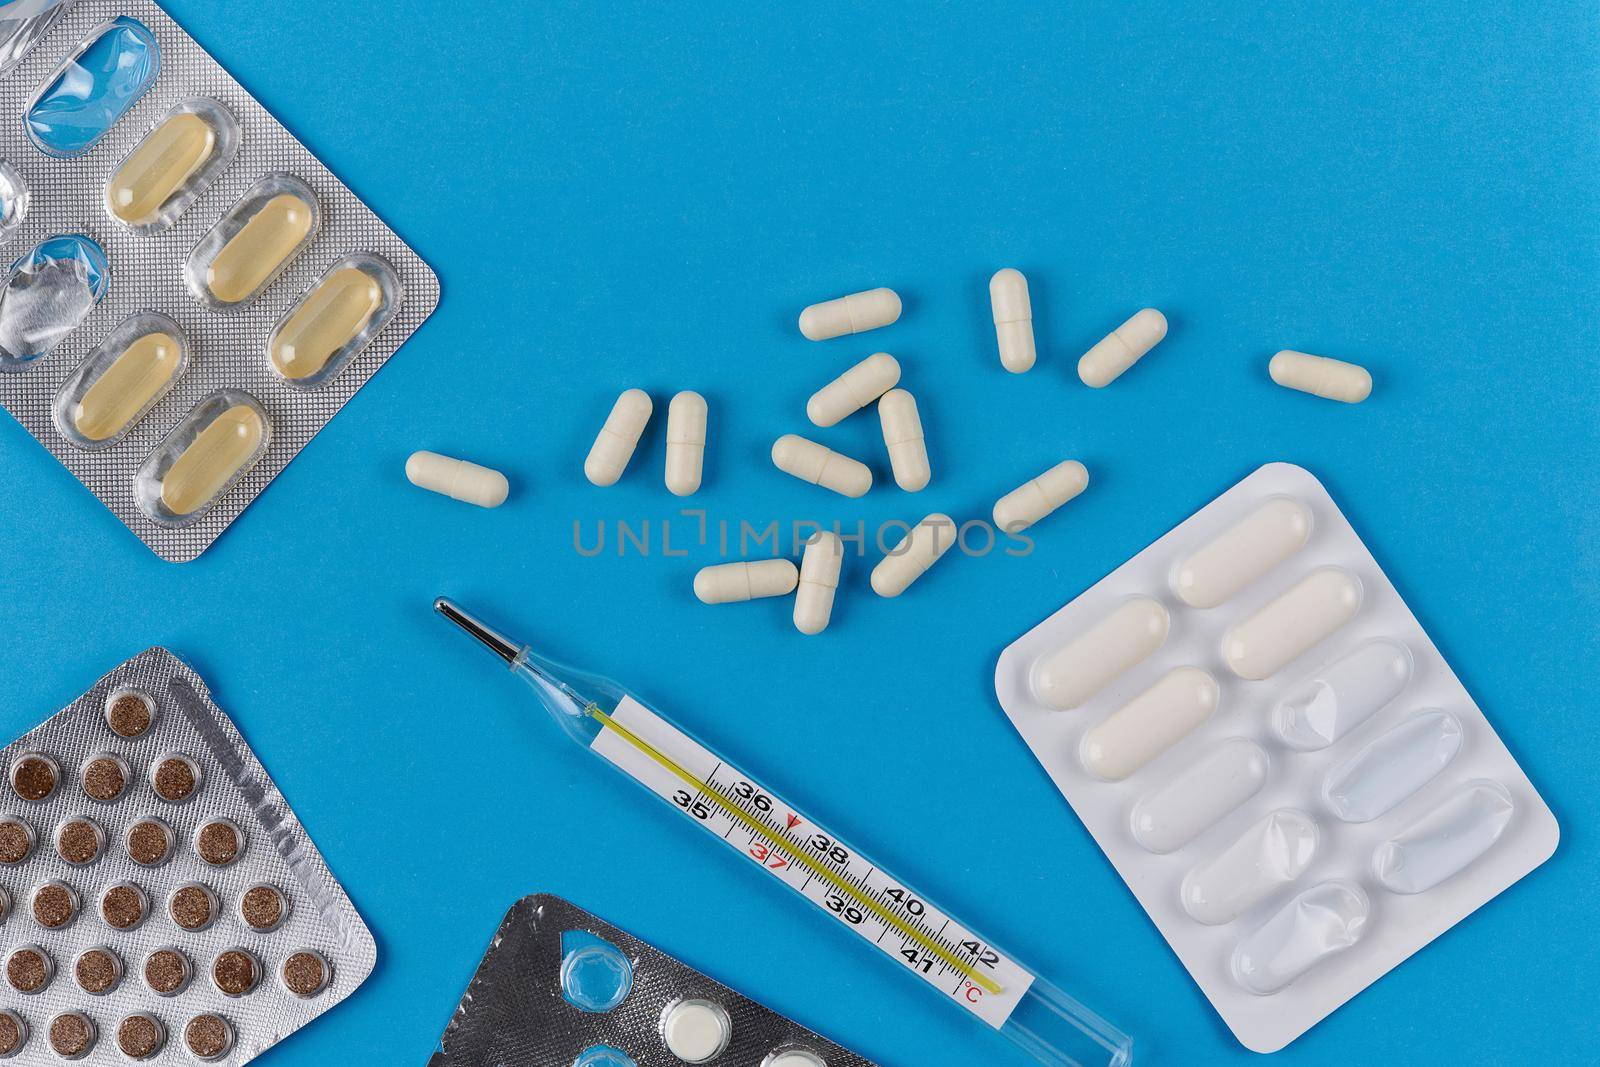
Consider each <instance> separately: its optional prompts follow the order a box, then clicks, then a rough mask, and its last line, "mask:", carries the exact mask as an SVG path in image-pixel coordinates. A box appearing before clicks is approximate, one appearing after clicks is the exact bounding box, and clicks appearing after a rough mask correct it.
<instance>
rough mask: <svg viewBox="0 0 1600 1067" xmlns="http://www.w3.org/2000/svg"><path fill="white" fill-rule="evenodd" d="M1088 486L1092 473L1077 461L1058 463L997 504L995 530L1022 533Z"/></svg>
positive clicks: (1014, 490) (995, 506) (995, 507)
mask: <svg viewBox="0 0 1600 1067" xmlns="http://www.w3.org/2000/svg"><path fill="white" fill-rule="evenodd" d="M1088 486H1089V471H1088V469H1087V468H1085V467H1084V465H1083V464H1082V463H1079V462H1078V461H1077V460H1075V459H1069V460H1067V461H1065V462H1063V463H1057V464H1056V465H1055V466H1054V467H1051V468H1050V469H1049V470H1047V471H1045V472H1044V473H1043V474H1041V475H1039V477H1037V478H1035V479H1033V480H1032V481H1031V482H1028V483H1027V484H1025V485H1022V486H1018V487H1017V488H1016V489H1013V490H1011V492H1009V493H1007V494H1006V495H1005V496H1003V497H1001V498H1000V499H999V500H998V501H996V502H995V505H994V525H995V529H997V530H1001V531H1004V532H1005V533H1021V532H1022V531H1023V530H1026V529H1027V528H1028V527H1030V526H1032V525H1033V524H1034V523H1036V522H1038V521H1039V520H1040V519H1042V518H1044V517H1045V516H1046V515H1049V514H1050V513H1051V512H1052V511H1054V510H1056V508H1059V507H1060V506H1061V505H1062V504H1065V503H1066V502H1067V501H1069V500H1071V499H1072V498H1073V497H1075V496H1077V495H1078V494H1079V493H1081V492H1083V491H1084V490H1085V489H1086V488H1088Z"/></svg>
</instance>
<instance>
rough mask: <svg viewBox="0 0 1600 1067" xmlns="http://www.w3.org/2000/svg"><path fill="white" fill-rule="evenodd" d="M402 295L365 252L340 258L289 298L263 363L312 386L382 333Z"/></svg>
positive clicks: (395, 279) (390, 271)
mask: <svg viewBox="0 0 1600 1067" xmlns="http://www.w3.org/2000/svg"><path fill="white" fill-rule="evenodd" d="M404 299H405V294H404V290H403V289H402V288H401V285H400V277H399V275H397V274H395V272H394V268H393V267H391V266H389V264H388V263H386V262H385V261H384V260H382V259H380V258H378V257H377V256H374V255H370V254H369V253H366V252H356V253H354V254H352V255H348V256H345V257H344V258H342V259H340V260H339V261H338V262H336V263H334V265H333V266H331V267H329V268H328V269H327V271H325V272H324V273H323V275H322V277H320V278H318V279H317V280H316V282H315V283H314V284H313V285H312V286H311V288H310V289H309V290H308V291H307V292H306V294H305V295H304V296H302V297H301V298H300V299H299V300H298V301H296V302H295V305H294V307H292V308H290V309H289V312H288V314H286V315H284V317H283V318H282V319H280V320H279V321H278V325H277V326H275V327H273V330H272V335H271V336H270V337H268V338H267V361H268V363H269V364H270V365H271V367H272V370H273V373H275V374H277V375H278V377H280V378H282V379H283V380H284V381H286V382H288V383H289V384H290V385H294V386H298V387H300V388H302V389H314V388H316V387H317V386H319V385H321V384H322V383H323V382H325V381H327V380H328V379H329V378H332V377H333V376H334V375H335V374H338V373H339V371H341V370H343V369H344V367H345V365H346V364H348V363H349V362H350V361H351V360H352V359H355V358H356V356H358V355H360V354H361V352H362V350H363V349H365V348H366V347H367V346H368V345H370V344H371V343H372V340H373V338H375V337H377V336H378V334H380V333H382V332H383V328H384V327H385V326H387V325H389V322H390V320H391V319H393V318H394V316H395V313H396V312H398V311H399V310H400V303H401V301H402V300H404Z"/></svg>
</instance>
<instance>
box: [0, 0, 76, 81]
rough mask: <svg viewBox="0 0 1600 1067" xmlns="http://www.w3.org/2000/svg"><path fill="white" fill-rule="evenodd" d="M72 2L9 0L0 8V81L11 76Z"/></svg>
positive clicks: (63, 0) (67, 0)
mask: <svg viewBox="0 0 1600 1067" xmlns="http://www.w3.org/2000/svg"><path fill="white" fill-rule="evenodd" d="M75 2H76V0H12V2H11V3H8V4H0V78H4V77H5V76H6V75H8V74H10V73H11V70H12V68H14V67H15V66H16V65H17V64H18V63H21V62H22V61H23V59H25V58H26V57H27V55H28V53H29V52H31V51H33V47H34V45H36V44H38V43H39V41H40V40H41V39H42V38H43V37H44V35H45V34H47V33H49V32H50V30H51V28H52V27H54V26H55V24H56V21H57V20H58V19H60V18H61V16H62V15H65V14H66V13H67V11H68V10H69V9H70V8H71V7H72V5H73V4H74V3H75Z"/></svg>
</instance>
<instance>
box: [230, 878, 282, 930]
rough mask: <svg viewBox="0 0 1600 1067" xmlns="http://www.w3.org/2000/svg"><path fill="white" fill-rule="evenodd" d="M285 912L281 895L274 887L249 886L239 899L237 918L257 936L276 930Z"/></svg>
mask: <svg viewBox="0 0 1600 1067" xmlns="http://www.w3.org/2000/svg"><path fill="white" fill-rule="evenodd" d="M286 911H288V908H287V907H286V905H285V902H284V899H283V894H282V893H280V892H278V890H277V888H276V887H274V886H270V885H266V884H262V885H256V886H251V887H250V888H249V889H247V890H245V892H244V895H243V896H242V897H240V898H239V917H240V918H242V919H243V920H244V923H245V925H246V926H248V927H250V929H252V930H254V931H255V932H256V933H258V934H264V933H267V932H269V931H272V930H276V929H277V928H278V924H279V923H281V922H283V916H284V913H285V912H286Z"/></svg>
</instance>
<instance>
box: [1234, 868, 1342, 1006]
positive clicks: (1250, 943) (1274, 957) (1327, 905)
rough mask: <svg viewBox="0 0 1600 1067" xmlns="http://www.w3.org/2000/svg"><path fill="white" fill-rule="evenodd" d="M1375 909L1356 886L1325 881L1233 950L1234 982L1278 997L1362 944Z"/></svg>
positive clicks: (1248, 988) (1257, 991)
mask: <svg viewBox="0 0 1600 1067" xmlns="http://www.w3.org/2000/svg"><path fill="white" fill-rule="evenodd" d="M1370 910H1371V906H1370V904H1369V903H1368V901H1367V894H1366V893H1365V892H1363V891H1362V889H1361V887H1360V886H1358V885H1356V884H1354V883H1353V882H1324V883H1322V884H1321V885H1317V886H1312V887H1311V888H1310V889H1307V890H1306V891H1305V892H1304V893H1301V894H1300V895H1299V896H1297V897H1295V898H1294V899H1293V900H1291V901H1289V903H1287V904H1285V905H1284V906H1283V907H1282V908H1281V909H1279V911H1278V913H1277V914H1276V915H1274V916H1273V917H1272V918H1270V919H1268V920H1267V921H1266V923H1265V924H1264V925H1263V926H1262V927H1261V929H1259V930H1257V931H1256V932H1255V933H1253V934H1251V935H1250V936H1249V937H1246V938H1245V939H1244V940H1242V941H1240V942H1239V945H1238V947H1237V948H1235V949H1234V950H1233V959H1232V961H1231V969H1232V971H1233V980H1234V981H1235V982H1237V983H1239V986H1240V988H1242V989H1245V990H1248V991H1249V992H1251V993H1254V994H1256V995H1257V996H1262V997H1264V996H1267V995H1269V994H1272V993H1276V992H1277V991H1278V990H1280V989H1282V988H1283V987H1284V986H1287V985H1289V984H1290V983H1291V982H1293V981H1294V980H1295V979H1297V978H1299V977H1300V976H1301V975H1302V974H1305V973H1306V972H1307V971H1309V970H1310V969H1311V968H1313V967H1315V966H1316V965H1317V964H1319V963H1321V962H1322V961H1323V960H1325V959H1327V958H1328V957H1329V956H1333V955H1337V954H1338V953H1340V952H1343V951H1344V950H1345V949H1347V948H1349V947H1350V946H1351V945H1354V944H1355V943H1356V942H1358V941H1360V940H1361V937H1362V935H1363V934H1365V933H1366V932H1367V917H1368V915H1369V914H1370Z"/></svg>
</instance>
